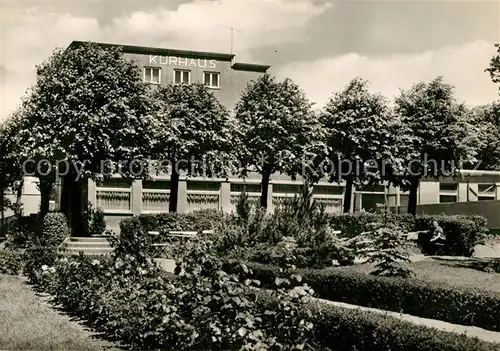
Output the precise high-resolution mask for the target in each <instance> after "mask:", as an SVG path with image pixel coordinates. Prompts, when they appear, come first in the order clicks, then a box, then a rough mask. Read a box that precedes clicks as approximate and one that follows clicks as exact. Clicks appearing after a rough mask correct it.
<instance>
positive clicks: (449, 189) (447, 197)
mask: <svg viewBox="0 0 500 351" xmlns="http://www.w3.org/2000/svg"><path fill="white" fill-rule="evenodd" d="M457 201H458V184H457V183H439V202H440V203H447V202H457Z"/></svg>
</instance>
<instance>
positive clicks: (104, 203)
mask: <svg viewBox="0 0 500 351" xmlns="http://www.w3.org/2000/svg"><path fill="white" fill-rule="evenodd" d="M96 200H97V207H98V208H100V209H102V210H103V211H105V212H113V211H117V212H130V211H131V210H132V208H131V190H130V189H127V188H97V191H96Z"/></svg>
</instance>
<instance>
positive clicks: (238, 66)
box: [231, 62, 271, 73]
mask: <svg viewBox="0 0 500 351" xmlns="http://www.w3.org/2000/svg"><path fill="white" fill-rule="evenodd" d="M269 67H271V66H269V65H260V64H255V63H239V62H236V63H234V64H233V65H232V66H231V68H232V69H234V70H237V71H253V72H261V73H266V71H267V70H268V69H269Z"/></svg>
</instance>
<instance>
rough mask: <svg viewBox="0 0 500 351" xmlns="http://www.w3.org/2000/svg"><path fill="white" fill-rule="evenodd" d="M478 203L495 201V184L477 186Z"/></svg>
mask: <svg viewBox="0 0 500 351" xmlns="http://www.w3.org/2000/svg"><path fill="white" fill-rule="evenodd" d="M477 190H478V197H477V200H478V201H487V200H495V184H478V185H477Z"/></svg>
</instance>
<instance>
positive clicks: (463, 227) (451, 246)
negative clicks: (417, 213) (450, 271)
mask: <svg viewBox="0 0 500 351" xmlns="http://www.w3.org/2000/svg"><path fill="white" fill-rule="evenodd" d="M433 221H437V222H438V223H439V225H440V226H441V227H442V228H443V231H444V233H445V235H446V244H445V253H446V254H448V255H451V256H468V257H470V256H472V254H473V253H474V247H475V246H476V245H479V244H482V243H483V242H484V238H485V233H486V230H487V229H486V227H485V226H484V224H485V221H484V220H483V218H482V217H480V216H471V217H469V216H444V215H443V216H422V217H417V218H416V222H415V229H416V230H417V231H420V230H430V232H429V233H427V234H420V235H419V241H420V243H421V246H422V248H423V250H424V252H425V253H429V252H431V248H430V247H429V245H428V243H429V240H430V238H431V237H432V222H433Z"/></svg>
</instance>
